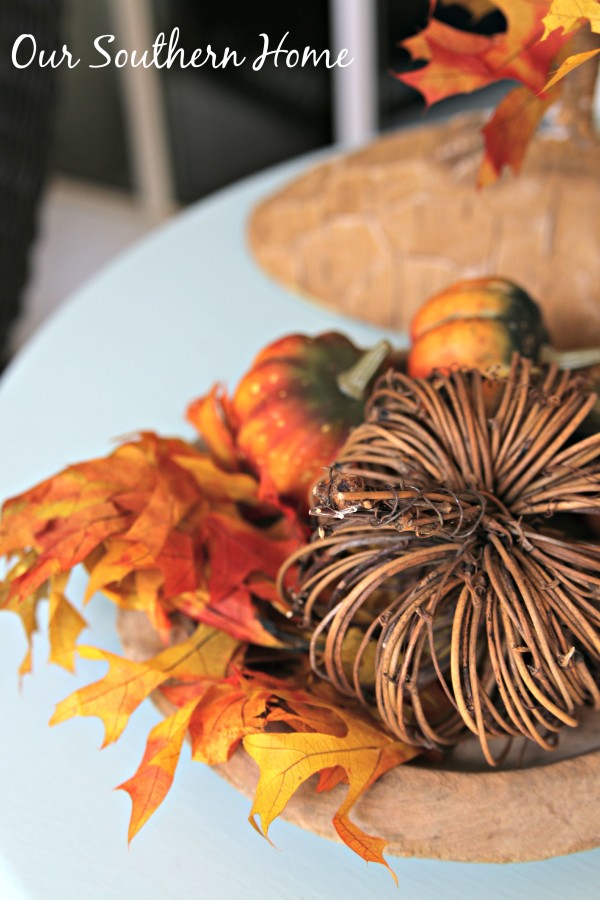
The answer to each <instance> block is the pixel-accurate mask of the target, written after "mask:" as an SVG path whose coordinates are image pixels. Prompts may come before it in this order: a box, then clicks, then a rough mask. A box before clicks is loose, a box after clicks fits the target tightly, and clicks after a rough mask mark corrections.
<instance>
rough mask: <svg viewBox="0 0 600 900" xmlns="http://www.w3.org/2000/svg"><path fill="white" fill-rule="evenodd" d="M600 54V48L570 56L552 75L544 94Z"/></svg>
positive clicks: (545, 86)
mask: <svg viewBox="0 0 600 900" xmlns="http://www.w3.org/2000/svg"><path fill="white" fill-rule="evenodd" d="M598 53H600V47H596V49H594V50H585V51H584V52H583V53H574V54H573V55H572V56H568V57H567V58H566V59H565V60H564V62H563V63H562V64H561V65H560V66H559V67H558V69H557V70H556V72H554V74H553V75H552V77H551V78H550V79H549V80H548V81H547V82H546V84H545V85H544V92H546V91H549V90H550V88H553V87H554V85H556V84H558V82H559V81H562V79H563V78H564V77H565V75H569V74H570V73H571V72H572V71H573V70H574V69H577V68H579V66H580V65H582V63H585V62H587V61H588V59H592V57H594V56H596V54H598Z"/></svg>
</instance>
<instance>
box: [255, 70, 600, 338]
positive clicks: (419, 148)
mask: <svg viewBox="0 0 600 900" xmlns="http://www.w3.org/2000/svg"><path fill="white" fill-rule="evenodd" d="M582 68H584V67H582ZM482 121H483V119H482V117H481V116H480V115H469V116H465V117H462V118H456V119H453V120H452V121H451V122H449V123H444V124H436V125H431V126H428V127H421V128H413V129H411V130H408V131H406V130H405V131H402V132H400V133H397V134H391V135H389V136H387V137H384V138H381V139H379V140H377V141H375V142H374V143H372V144H370V145H369V146H367V147H366V148H365V149H362V150H359V151H358V152H355V153H351V154H349V155H345V156H340V157H338V158H335V159H333V160H332V161H330V162H327V163H323V164H321V165H318V166H316V167H315V168H313V169H312V170H310V171H309V172H307V173H306V174H305V175H302V176H301V177H300V178H297V179H296V180H295V181H293V182H292V183H291V184H289V185H287V186H285V187H284V188H283V189H282V190H280V191H279V192H278V193H276V194H275V195H274V196H272V197H269V198H267V199H266V200H265V201H263V202H262V203H261V204H260V205H259V206H258V207H257V208H256V210H255V211H254V213H253V215H252V217H251V219H250V222H249V226H248V239H249V244H250V248H251V250H252V252H253V254H254V256H255V258H256V261H257V262H258V263H259V265H261V266H262V267H263V268H264V269H265V270H266V272H267V273H268V274H269V275H271V276H272V277H273V278H275V279H277V280H278V281H280V282H282V283H283V284H284V285H285V286H286V287H288V288H291V289H292V290H294V291H297V292H299V293H301V294H302V295H303V296H305V297H307V298H309V299H312V300H316V301H318V302H321V303H323V304H324V305H326V306H330V307H333V308H334V309H336V310H338V311H340V312H343V313H346V314H348V315H350V316H354V317H357V318H360V319H366V320H368V321H371V322H374V323H375V324H377V325H381V326H384V327H386V328H392V329H397V330H399V331H405V330H406V329H407V328H408V325H409V323H410V321H411V319H412V317H413V315H414V313H415V311H416V310H417V309H418V308H419V306H420V305H421V304H422V303H423V301H424V300H426V299H427V298H428V297H429V296H431V295H432V294H433V293H435V292H437V291H438V290H440V289H442V288H444V287H446V286H448V285H450V284H451V283H452V282H454V281H456V280H458V279H460V278H470V277H475V276H478V275H502V276H504V277H506V278H511V279H513V280H515V281H517V282H518V283H520V284H522V285H523V286H524V287H525V288H527V289H528V290H529V291H530V292H531V293H532V295H533V296H534V297H536V298H538V299H539V300H540V301H541V302H542V304H543V306H544V308H545V311H546V313H547V319H548V325H549V328H550V333H551V335H552V336H553V338H554V342H555V344H556V346H558V347H573V346H578V345H580V344H581V336H582V335H584V336H585V337H584V340H585V342H586V343H590V344H591V343H594V342H596V343H600V316H599V315H598V307H599V306H600V228H599V227H598V209H599V208H600V177H599V176H600V142H599V141H598V139H597V138H595V137H590V138H589V139H587V140H585V139H583V138H582V139H581V140H579V141H568V140H560V139H558V138H559V137H560V135H561V134H562V132H561V131H560V130H559V129H557V132H556V133H554V132H550V133H549V134H547V135H546V136H542V137H539V138H537V139H536V140H535V141H534V143H533V145H532V147H531V148H530V151H529V154H528V157H527V162H526V165H525V168H524V171H523V173H522V174H521V175H520V176H519V177H518V178H514V177H508V178H504V179H502V180H501V181H500V182H499V183H498V184H496V185H493V186H491V187H488V188H486V189H485V190H483V191H477V190H476V189H475V188H474V181H475V176H476V171H477V167H478V166H479V163H480V161H481V136H480V133H479V128H480V126H481V124H482Z"/></svg>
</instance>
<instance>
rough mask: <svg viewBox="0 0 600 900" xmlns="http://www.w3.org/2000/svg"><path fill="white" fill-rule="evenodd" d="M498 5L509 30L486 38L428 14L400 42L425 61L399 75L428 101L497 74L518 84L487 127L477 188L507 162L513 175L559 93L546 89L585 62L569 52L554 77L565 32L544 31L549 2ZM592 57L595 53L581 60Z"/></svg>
mask: <svg viewBox="0 0 600 900" xmlns="http://www.w3.org/2000/svg"><path fill="white" fill-rule="evenodd" d="M564 2H566V3H568V2H570V0H564ZM577 2H578V0H577ZM583 2H586V0H583ZM594 2H595V0H594ZM495 6H496V7H497V8H499V9H500V10H501V11H502V12H503V13H504V15H505V17H506V22H507V28H506V32H504V33H501V34H496V35H493V36H491V37H487V36H484V35H480V34H471V33H466V32H463V31H460V30H458V29H456V28H453V27H451V26H449V25H446V24H445V23H443V22H440V21H437V20H436V19H434V18H431V19H430V21H429V24H428V25H427V27H426V28H425V29H424V30H423V31H422V32H420V33H419V34H417V35H415V36H414V37H412V38H409V39H408V40H406V41H404V42H403V46H404V47H405V48H406V49H407V50H409V51H410V53H411V55H412V56H413V58H415V59H422V60H426V61H427V65H426V66H425V67H424V68H421V69H418V70H417V71H414V72H407V73H402V74H398V75H397V77H398V78H399V79H400V80H401V81H404V82H405V83H406V84H409V85H411V86H412V87H414V88H416V89H417V90H419V91H420V92H421V93H422V94H423V96H424V98H425V101H426V103H427V104H428V105H430V104H432V103H436V102H437V101H439V100H442V99H444V98H445V97H449V96H452V95H454V94H458V93H468V92H471V91H474V90H476V89H478V88H482V87H485V86H486V85H489V84H492V83H494V82H496V81H498V80H501V79H512V80H516V81H518V82H519V83H520V84H521V87H520V88H517V89H516V90H514V91H512V92H511V93H509V94H508V95H507V96H506V97H505V98H504V99H503V100H502V101H501V103H500V104H499V106H498V108H497V109H496V111H495V113H494V115H493V117H492V119H491V120H490V122H488V124H487V125H486V126H485V128H484V132H483V133H484V139H485V155H484V160H483V163H482V166H481V170H480V173H479V178H478V183H479V185H480V186H482V185H486V184H489V183H491V182H492V181H495V180H496V179H497V178H498V176H499V175H500V173H501V171H502V169H503V168H504V167H505V166H508V167H510V168H512V169H513V171H515V172H518V171H519V170H520V168H521V165H522V163H523V160H524V157H525V153H526V150H527V147H528V145H529V142H530V140H531V138H532V136H533V134H534V133H535V131H536V128H537V126H538V124H539V122H540V120H541V118H542V117H543V115H544V113H545V112H546V110H547V109H548V107H549V106H550V104H551V103H553V102H554V101H555V100H556V98H557V96H558V95H557V93H556V92H549V91H550V89H551V88H552V87H553V86H554V85H555V84H556V83H557V82H558V81H559V80H560V79H561V78H562V77H563V76H564V75H565V74H567V72H568V71H571V70H572V69H573V68H575V67H576V65H578V64H581V63H582V62H584V61H585V59H583V58H581V59H575V57H571V58H570V59H571V62H570V63H568V62H567V63H563V65H562V66H561V67H560V69H559V71H558V72H557V73H556V75H555V76H554V77H553V78H552V77H551V73H552V69H553V67H554V65H555V64H556V63H557V61H558V59H559V54H560V51H561V50H562V48H563V46H564V45H565V42H566V41H567V40H568V39H569V36H568V34H567V33H566V30H565V31H563V30H561V29H560V28H559V29H556V28H552V29H551V30H549V28H548V22H547V20H548V16H546V17H545V14H546V13H548V0H495ZM552 21H554V20H552ZM544 23H546V29H545V30H544ZM573 27H574V26H573ZM591 55H594V54H593V53H592V54H588V55H586V57H585V58H586V59H587V58H589V56H591ZM546 92H548V93H546Z"/></svg>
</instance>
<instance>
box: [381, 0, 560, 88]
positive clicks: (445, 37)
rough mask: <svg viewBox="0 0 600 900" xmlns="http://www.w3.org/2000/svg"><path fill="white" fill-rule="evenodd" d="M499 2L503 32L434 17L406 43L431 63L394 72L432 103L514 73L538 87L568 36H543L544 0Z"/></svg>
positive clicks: (414, 57) (519, 78) (404, 43)
mask: <svg viewBox="0 0 600 900" xmlns="http://www.w3.org/2000/svg"><path fill="white" fill-rule="evenodd" d="M495 5H496V6H497V7H498V8H499V9H500V10H501V11H502V12H503V13H504V15H505V16H506V20H507V29H506V32H505V33H501V34H497V35H493V36H492V37H487V36H485V35H480V34H472V33H468V32H463V31H460V30H459V29H456V28H453V27H452V26H450V25H447V24H445V23H443V22H440V21H438V20H437V19H434V18H431V19H430V21H429V24H428V25H427V27H426V28H425V29H424V30H423V31H421V32H420V33H419V34H417V35H415V36H414V37H411V38H408V39H407V40H405V41H404V42H403V44H402V46H404V47H405V49H407V50H409V52H410V53H411V55H412V57H413V59H422V60H426V61H427V63H428V64H427V65H426V66H425V67H423V68H421V69H418V70H417V71H414V72H405V73H401V74H398V75H397V76H396V77H397V78H399V79H400V80H401V81H403V82H404V83H405V84H409V85H411V86H412V87H414V88H416V89H417V90H419V91H420V92H421V93H422V94H423V96H424V98H425V101H426V103H427V104H428V105H431V104H432V103H437V102H438V101H439V100H442V99H444V98H445V97H449V96H453V95H454V94H459V93H469V92H471V91H474V90H477V89H478V88H482V87H485V86H486V85H489V84H492V83H494V82H495V81H499V80H501V79H514V80H516V81H519V82H521V84H523V85H524V86H526V87H528V88H529V89H530V90H531V91H532V92H533V93H536V94H537V93H539V92H540V91H541V90H542V89H543V87H544V85H545V83H546V81H547V80H548V71H549V69H550V67H551V65H552V62H553V60H554V58H555V57H556V54H557V53H558V51H559V49H560V48H561V47H562V45H563V44H564V42H565V40H566V38H565V37H564V36H563V35H561V34H559V33H553V34H551V35H550V36H549V37H548V40H546V41H543V42H542V41H541V36H542V34H543V25H542V17H543V15H544V13H545V12H546V11H547V8H548V5H547V2H545V0H496V3H495Z"/></svg>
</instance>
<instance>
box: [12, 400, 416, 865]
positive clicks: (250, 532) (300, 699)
mask: <svg viewBox="0 0 600 900" xmlns="http://www.w3.org/2000/svg"><path fill="white" fill-rule="evenodd" d="M208 403H210V400H206V401H203V402H200V403H199V404H196V408H197V409H199V408H207V405H208ZM204 428H205V434H207V431H208V430H207V428H206V423H205V424H204ZM207 437H208V438H209V440H208V441H207V443H209V444H211V445H212V446H216V445H218V442H219V435H218V434H217V435H215V434H212V433H211V434H207ZM236 465H237V469H238V471H227V470H225V469H224V468H223V467H222V465H220V464H219V460H218V457H217V459H216V460H215V458H214V457H213V456H211V455H210V454H209V453H207V452H204V451H201V450H199V449H197V448H196V447H194V446H192V445H190V444H189V443H187V442H185V441H182V440H175V439H165V438H160V437H158V436H157V435H156V434H153V433H144V434H141V435H140V436H139V437H138V438H137V439H132V440H129V441H128V442H126V443H124V444H123V445H121V446H119V447H118V448H117V449H116V450H115V452H114V453H113V454H112V455H110V456H108V457H107V458H102V459H96V460H91V461H89V462H85V463H81V464H79V465H73V466H70V467H69V468H67V469H65V470H64V471H63V472H60V473H59V474H57V475H55V476H54V477H53V478H50V479H48V480H47V481H45V482H43V483H41V484H39V485H37V486H36V487H34V488H33V489H31V490H29V491H27V492H25V493H24V494H21V495H20V496H18V497H15V498H13V499H12V500H9V501H8V502H6V503H5V505H4V509H3V515H2V520H1V522H0V555H2V556H4V557H6V559H7V560H8V561H9V569H8V574H7V575H6V578H5V581H4V583H3V584H2V585H1V587H0V609H4V610H8V611H11V612H14V613H16V614H17V615H18V616H19V617H20V618H21V621H22V623H23V626H24V629H25V633H26V636H27V640H28V644H29V651H28V653H27V656H26V658H25V660H24V661H23V664H22V667H21V673H25V672H29V671H30V669H31V642H32V637H33V634H34V632H35V630H36V627H37V610H38V607H39V605H40V603H41V602H43V601H44V600H48V601H49V605H50V619H49V640H50V659H51V661H52V662H55V663H58V664H59V665H62V666H65V667H66V668H68V669H73V668H74V661H75V655H76V653H78V654H79V656H81V657H82V658H85V659H91V660H97V661H98V662H103V663H105V664H108V673H107V674H106V675H105V676H104V678H102V679H101V680H100V681H98V682H97V683H95V684H91V685H88V686H87V687H84V688H82V689H80V690H78V691H76V692H75V693H74V694H73V695H72V696H70V697H68V698H67V699H66V700H64V701H63V702H61V703H59V705H58V706H57V708H56V711H55V714H54V716H53V718H52V724H56V723H59V722H62V721H64V720H65V719H68V718H71V717H73V716H97V717H99V718H100V719H101V720H102V721H103V723H104V727H105V740H104V745H107V744H110V743H112V742H114V741H115V740H117V739H118V738H119V737H120V735H121V734H122V732H123V730H124V729H125V727H126V725H127V723H128V721H129V718H130V716H131V715H132V713H133V712H134V711H135V710H136V709H137V707H138V706H139V705H140V703H142V702H143V701H144V700H146V699H147V698H148V697H150V696H151V695H153V694H154V693H155V692H157V691H159V692H161V693H162V694H163V695H164V697H165V698H166V699H167V700H168V701H169V703H170V704H172V708H173V712H172V714H171V715H169V716H168V717H167V718H166V719H165V720H164V721H163V722H161V723H160V724H159V725H158V726H156V728H154V729H153V731H152V732H151V734H150V735H149V737H148V742H147V746H146V750H145V753H144V756H143V759H142V762H141V764H140V767H139V769H138V771H137V772H136V773H135V774H134V776H133V777H132V778H131V779H129V780H128V781H127V782H125V783H124V784H123V785H122V788H123V789H124V790H126V791H127V792H128V793H129V794H130V796H131V798H132V802H133V807H132V816H131V825H130V832H129V835H130V838H132V837H133V836H134V835H135V834H136V832H137V831H138V830H139V828H141V827H142V825H143V824H144V823H145V822H146V821H147V820H148V818H149V817H150V816H151V815H152V813H153V812H154V810H155V809H156V808H157V806H158V805H159V804H160V803H161V802H162V800H163V799H164V798H165V796H166V794H167V792H168V790H169V788H170V785H171V783H172V780H173V775H174V772H175V769H176V766H177V762H178V759H179V756H180V752H181V748H182V745H183V741H184V737H185V735H186V734H188V735H189V736H190V739H191V745H192V755H193V758H194V759H195V760H198V761H202V762H206V763H208V764H211V765H214V764H218V763H222V762H225V761H227V759H229V758H230V756H231V754H232V753H233V752H234V751H235V749H236V748H237V747H238V745H239V744H240V743H241V742H243V744H244V747H245V749H246V751H247V752H248V753H249V754H250V755H251V756H252V757H253V758H254V759H255V760H256V762H257V763H258V765H259V768H260V771H261V777H260V781H259V784H258V788H257V792H256V797H255V801H254V804H253V807H252V811H251V821H252V823H253V824H255V827H257V828H258V826H257V825H256V820H258V821H260V823H261V828H262V830H263V831H264V833H265V835H266V833H267V831H268V829H269V826H270V824H271V822H272V821H273V819H274V818H275V817H276V816H277V815H279V813H280V812H281V811H282V810H283V808H284V807H285V805H286V803H287V802H288V800H289V799H290V797H291V796H292V795H293V794H294V793H295V791H296V790H297V789H298V787H299V786H300V784H301V783H303V782H304V781H306V780H307V779H308V778H309V777H310V776H312V775H314V774H316V773H321V777H320V781H319V785H318V786H319V789H320V790H327V789H331V788H333V787H335V786H336V785H337V784H339V783H340V781H344V782H347V783H348V785H349V787H348V791H347V794H346V797H345V799H344V801H343V803H342V804H341V806H340V808H339V810H338V813H337V814H336V816H335V819H334V825H335V828H336V829H337V831H338V833H339V834H340V836H341V838H342V839H343V840H344V841H346V843H347V844H348V845H349V846H350V847H352V848H353V849H354V850H355V851H356V852H357V853H359V854H360V855H361V856H363V857H364V858H365V859H368V860H373V861H377V862H380V863H384V864H386V863H385V860H384V859H383V856H382V851H383V848H384V846H385V842H384V841H382V840H380V839H378V838H376V837H373V836H371V835H367V834H364V833H363V832H362V831H361V829H360V828H358V827H357V826H356V825H355V824H354V823H353V822H352V821H351V819H350V818H349V814H350V812H351V809H352V807H353V805H354V803H355V802H356V800H357V799H358V798H359V797H360V795H361V794H362V793H363V791H365V790H367V788H368V787H369V786H370V784H372V782H373V781H374V780H376V779H377V778H378V777H379V776H380V775H382V774H383V773H384V772H386V771H387V770H388V769H390V768H391V767H393V766H395V765H398V764H399V763H401V762H403V761H405V760H407V759H410V758H412V757H413V756H414V755H415V753H416V751H415V750H414V748H410V747H406V746H405V745H403V744H401V743H400V742H398V741H397V740H395V739H394V738H393V737H392V736H390V735H389V734H388V733H387V732H386V731H385V730H384V729H382V728H381V726H380V725H379V724H378V723H377V722H376V721H375V720H374V719H372V718H371V717H370V716H369V715H368V714H365V712H364V711H362V710H361V709H360V707H359V705H358V704H356V703H353V702H350V703H348V702H347V701H345V700H344V698H342V697H340V696H339V695H337V694H336V693H335V692H334V691H333V692H330V691H327V690H323V687H322V686H321V685H317V686H316V687H315V688H314V689H313V688H312V687H311V676H310V673H309V669H308V666H307V664H306V654H305V653H303V652H301V651H303V650H305V649H306V647H307V638H306V636H304V635H302V633H301V632H299V631H298V630H297V629H295V628H291V627H290V622H289V611H288V610H287V608H286V607H285V605H284V604H283V602H282V600H281V598H280V596H279V594H278V592H277V590H276V586H275V579H276V576H277V573H278V571H279V569H280V567H281V566H282V564H283V562H284V560H285V559H286V558H287V557H288V556H289V555H290V554H291V553H292V552H293V551H295V550H296V549H297V548H298V547H299V546H301V544H302V542H303V541H304V539H305V537H306V534H307V525H306V519H305V518H302V517H299V516H298V514H297V513H296V512H295V511H294V510H293V509H292V508H290V507H289V506H287V505H284V504H283V503H282V502H281V501H280V500H279V499H278V496H277V494H276V492H274V490H272V489H270V488H269V487H267V486H266V485H268V484H269V481H268V478H265V477H263V478H262V483H261V481H259V478H258V477H257V475H256V474H253V473H252V472H251V471H250V470H248V469H247V470H246V471H242V470H241V464H240V463H237V464H236ZM79 564H83V565H84V566H85V568H86V570H87V573H88V576H89V579H88V587H87V592H86V597H85V600H86V602H87V601H88V600H89V599H90V598H91V597H92V595H94V594H95V593H96V592H98V591H100V592H102V593H103V594H104V595H105V596H107V597H108V598H110V599H111V600H112V601H113V602H114V603H115V604H116V605H117V606H118V607H119V608H120V609H122V610H125V611H136V612H138V613H140V612H143V613H144V614H145V615H146V616H147V617H148V619H149V620H150V622H151V623H152V625H153V626H154V628H155V629H156V630H157V631H158V632H159V633H160V635H161V636H162V640H163V644H164V649H163V650H162V651H161V652H159V653H158V654H157V655H155V656H154V657H153V658H150V659H147V660H145V661H131V660H129V659H126V658H122V657H120V656H115V655H113V654H110V653H107V652H105V651H102V650H99V649H97V648H94V647H92V646H79V647H76V643H77V640H78V638H79V635H80V633H81V631H82V630H83V629H84V628H85V621H84V619H83V617H82V615H81V613H80V612H79V611H78V610H77V609H76V607H75V606H73V605H72V604H71V602H70V601H69V600H68V599H67V588H68V580H69V575H70V573H71V571H72V569H73V568H74V567H75V566H77V565H79ZM182 637H183V638H184V639H183V640H182ZM270 671H276V672H277V673H279V675H280V676H281V677H279V678H277V679H276V678H273V677H271V676H270V675H269V674H268V673H269V672H270ZM259 830H260V829H259ZM386 865H387V864H386Z"/></svg>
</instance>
